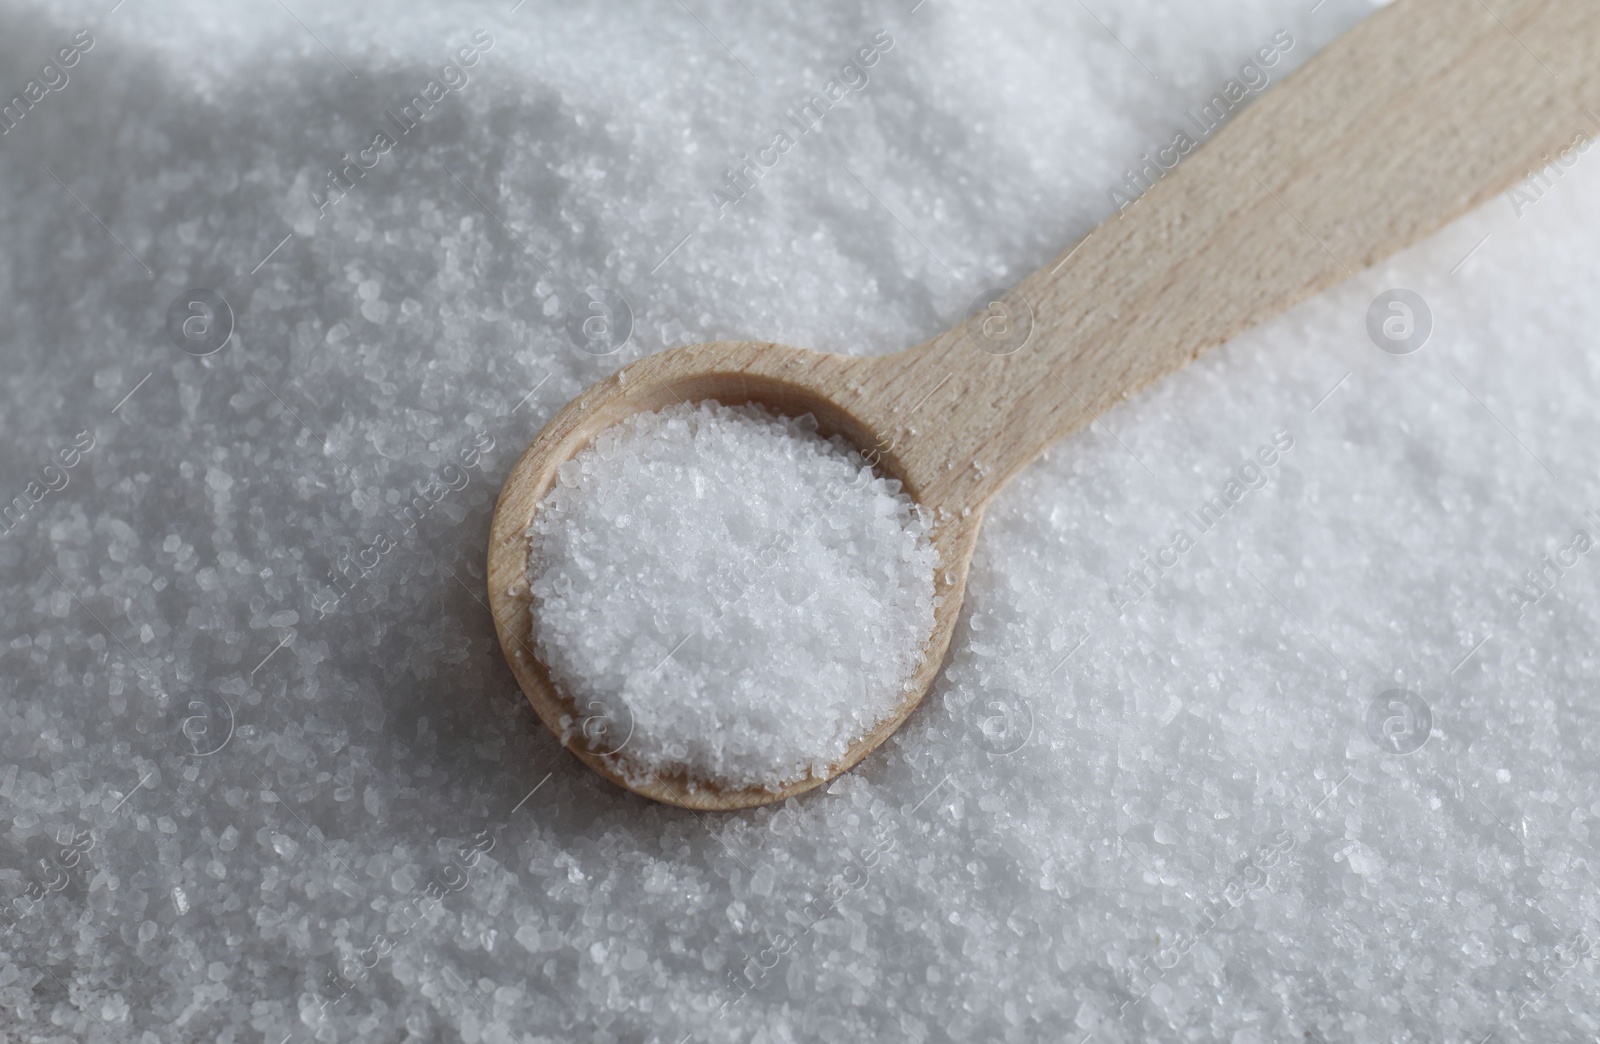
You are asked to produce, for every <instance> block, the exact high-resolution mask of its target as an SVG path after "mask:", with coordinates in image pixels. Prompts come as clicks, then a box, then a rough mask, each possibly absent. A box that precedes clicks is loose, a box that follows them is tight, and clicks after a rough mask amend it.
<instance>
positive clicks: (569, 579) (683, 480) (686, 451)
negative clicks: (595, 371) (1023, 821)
mask: <svg viewBox="0 0 1600 1044" xmlns="http://www.w3.org/2000/svg"><path fill="white" fill-rule="evenodd" d="M927 531H928V522H927V520H926V519H925V518H924V513H923V512H921V511H920V510H919V509H918V508H917V507H916V505H915V504H914V502H913V501H912V500H911V499H910V498H909V497H908V496H906V495H905V494H904V493H903V492H901V490H900V484H899V483H898V482H896V481H894V480H892V479H887V478H883V477H880V476H878V475H876V474H874V472H873V469H872V467H871V466H870V465H869V464H868V463H867V462H866V461H865V460H863V459H862V457H861V455H860V454H859V453H857V452H856V451H854V450H853V449H852V448H851V447H850V446H849V445H848V444H847V443H846V442H845V441H844V440H843V439H840V438H838V437H835V438H832V439H824V438H821V437H820V436H818V435H817V434H816V423H815V421H814V420H813V419H812V418H811V417H809V416H807V417H802V418H798V419H796V418H790V417H782V416H777V415H775V414H772V413H769V412H767V411H766V410H763V409H761V408H759V407H754V406H737V407H729V406H724V405H721V404H720V403H715V402H704V403H699V404H697V405H689V404H687V403H685V404H680V405H675V406H669V407H667V408H665V409H663V410H661V411H660V412H657V413H646V414H639V415H636V416H633V417H630V418H628V419H627V420H625V421H624V422H622V423H621V424H618V425H617V426H616V427H614V428H612V429H610V430H608V431H605V432H602V433H601V434H600V436H599V437H598V438H597V439H596V440H595V441H594V443H593V444H592V445H591V446H589V447H588V448H586V449H585V450H584V451H583V452H581V453H579V454H578V455H577V456H576V457H575V458H573V459H572V460H570V461H568V462H567V463H565V464H563V465H562V466H561V469H560V471H559V473H558V478H557V482H556V485H555V487H554V488H553V489H552V490H551V491H550V492H549V493H548V494H546V496H545V498H544V499H543V501H541V503H540V505H539V509H538V511H537V513H536V514H535V515H534V521H533V525H532V527H531V528H530V529H529V531H528V533H529V536H530V538H531V540H530V550H531V554H530V560H529V578H530V581H531V585H532V596H533V601H534V613H533V616H534V624H533V638H534V642H535V648H536V649H537V650H538V653H539V655H540V657H541V658H542V659H543V660H544V662H545V664H546V665H547V666H548V667H549V668H550V671H551V674H552V676H553V677H554V679H555V681H556V683H557V685H558V686H559V687H560V688H561V689H562V690H563V692H565V693H567V694H568V695H569V696H571V697H572V698H573V699H574V701H575V702H576V703H577V705H578V708H579V710H580V713H581V714H582V713H585V712H587V716H588V717H590V718H594V717H595V716H599V717H602V718H603V719H604V720H605V721H607V722H608V723H611V727H610V734H611V735H612V736H614V737H615V742H617V743H619V744H625V745H624V746H622V748H621V750H620V752H619V753H620V754H621V755H622V757H623V759H624V760H625V761H626V762H627V763H628V765H629V771H630V772H638V773H655V772H675V771H680V770H681V771H686V772H687V773H688V774H689V775H690V776H691V778H695V779H701V780H716V781H720V782H723V783H727V784H732V785H735V786H740V787H743V786H752V785H759V786H769V787H770V786H776V785H778V784H782V783H788V782H792V781H795V780H798V779H800V778H802V777H804V776H805V775H806V774H807V773H808V772H809V773H816V774H820V773H821V772H822V771H823V770H824V769H826V768H827V767H828V766H829V765H830V764H831V763H833V762H835V761H837V760H838V759H839V758H840V757H841V756H842V755H843V754H844V753H845V752H846V751H847V749H848V748H849V747H850V745H851V743H852V742H854V741H855V740H857V739H859V738H860V737H861V736H862V735H864V734H865V733H866V732H867V731H869V730H870V729H871V728H872V726H873V725H875V724H876V723H878V722H879V721H881V720H883V718H884V717H886V716H887V715H888V714H889V713H890V712H892V711H893V710H894V709H895V707H896V706H898V705H899V704H900V702H901V701H902V700H903V699H904V697H905V694H906V690H907V683H908V679H909V677H910V675H911V674H912V672H913V671H914V670H915V669H916V667H917V665H918V664H919V663H920V662H921V660H922V655H923V646H924V643H925V642H926V640H927V638H928V636H929V635H930V633H931V632H932V629H933V610H934V593H933V570H934V565H935V552H934V550H933V547H932V545H931V544H930V543H929V541H928V535H927Z"/></svg>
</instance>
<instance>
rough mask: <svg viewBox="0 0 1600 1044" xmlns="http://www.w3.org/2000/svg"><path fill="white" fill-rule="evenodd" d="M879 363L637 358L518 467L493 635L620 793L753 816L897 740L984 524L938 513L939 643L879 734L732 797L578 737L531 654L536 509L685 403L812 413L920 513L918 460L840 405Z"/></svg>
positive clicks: (501, 550) (577, 747) (678, 353)
mask: <svg viewBox="0 0 1600 1044" xmlns="http://www.w3.org/2000/svg"><path fill="white" fill-rule="evenodd" d="M874 362H875V360H871V359H855V358H850V357H847V356H841V355H829V354H825V353H822V352H813V351H807V350H805V349H802V348H790V347H787V346H784V345H777V344H763V343H757V342H751V341H717V342H711V343H707V344H696V345H690V346H688V347H686V348H676V349H673V350H671V351H667V352H661V353H659V354H657V355H652V356H649V357H647V358H644V359H641V360H639V361H638V362H636V363H633V364H632V365H630V366H628V367H626V368H624V369H622V370H619V371H618V372H617V373H615V374H613V375H612V376H610V377H608V378H606V379H605V380H603V381H601V382H599V383H598V384H596V385H594V386H592V387H591V388H589V389H588V390H587V391H586V392H584V393H583V394H582V395H581V396H579V397H578V398H577V399H574V400H573V401H572V402H570V403H568V404H567V405H566V407H565V408H563V409H562V410H561V411H560V412H559V413H558V414H556V416H555V417H554V418H552V419H551V421H550V423H549V424H547V425H546V426H545V428H544V430H543V431H541V432H540V433H539V436H538V438H536V439H535V440H534V441H533V443H532V444H531V445H530V446H529V447H528V448H527V450H526V451H525V452H524V453H523V454H522V457H521V459H519V460H518V461H517V463H516V465H515V466H514V467H513V468H512V470H511V474H510V476H509V477H508V478H507V479H506V484H505V487H504V489H503V490H502V492H501V496H500V503H499V505H498V506H497V508H496V509H495V516H494V524H493V529H492V531H491V534H490V538H489V565H488V575H489V607H490V610H491V612H492V613H493V614H494V621H495V630H496V632H497V633H498V635H499V638H500V646H501V648H502V649H503V650H504V651H505V654H506V659H507V662H509V663H510V665H511V670H512V672H513V673H514V674H515V675H516V678H517V683H518V684H519V685H520V686H521V687H522V691H523V692H524V693H526V694H527V697H528V700H529V702H530V703H531V704H532V705H533V709H534V712H535V713H537V714H538V715H539V718H540V720H541V721H543V722H544V724H545V726H546V727H548V728H549V729H550V731H551V732H553V733H555V734H556V736H557V737H560V738H561V739H562V741H563V742H564V743H565V744H566V745H567V748H568V749H569V750H571V751H572V753H573V754H575V755H576V756H577V757H578V759H579V760H581V761H582V762H583V763H584V764H586V765H588V766H589V767H590V768H592V769H594V770H595V771H596V772H599V773H600V774H601V775H603V776H605V777H606V778H607V779H610V780H611V781H612V782H614V783H616V784H618V785H619V786H623V787H627V788H628V789H630V790H633V791H635V792H637V793H639V794H642V795H644V796H645V797H649V798H652V799H654V800H656V801H662V802H665V803H667V804H672V805H680V806H683V807H685V808H694V809H731V808H748V807H750V806H753V805H761V804H766V803H768V802H772V801H777V800H780V799H782V798H786V797H792V796H793V795H795V794H800V793H803V792H805V791H807V790H810V789H812V788H813V787H817V786H820V785H822V784H823V783H825V782H827V781H828V780H829V779H832V778H833V777H834V776H836V775H838V774H839V773H841V772H844V771H846V770H847V769H849V768H851V767H853V766H854V765H855V764H856V763H857V762H858V761H860V760H861V759H862V758H863V757H865V756H866V755H867V754H868V753H869V752H871V751H872V750H873V749H875V748H876V747H877V746H878V745H879V744H881V743H882V742H883V741H884V740H885V739H887V738H888V737H889V736H890V735H891V734H893V733H894V731H895V730H896V729H898V728H899V727H900V725H901V723H902V722H904V721H905V719H906V717H907V716H908V715H909V714H910V713H911V712H912V711H913V710H914V709H915V708H916V706H917V704H918V703H919V702H921V700H922V696H923V694H924V693H925V692H927V690H928V689H929V688H930V687H931V686H932V684H933V680H934V678H935V677H936V676H937V675H938V672H939V667H940V665H941V664H942V663H943V660H944V655H945V652H946V650H947V649H948V648H949V646H950V637H951V635H952V634H953V633H954V631H955V625H956V619H957V616H958V615H959V613H960V610H961V596H962V593H963V592H964V591H965V589H966V575H967V566H968V564H969V563H970V562H971V559H972V552H973V549H974V547H975V546H976V544H977V532H978V523H979V520H980V517H981V515H980V513H977V512H968V513H967V515H966V516H965V517H961V516H960V515H959V514H952V513H950V512H944V513H943V514H944V515H946V516H947V517H945V518H943V519H941V518H940V517H939V514H940V513H939V512H937V511H936V510H935V512H934V514H935V521H934V525H933V527H932V528H931V530H930V533H929V539H930V541H931V542H932V544H933V546H934V550H935V551H936V553H937V554H938V561H939V565H938V568H937V571H936V573H935V577H936V584H935V589H936V591H937V593H938V595H939V596H940V598H939V601H938V604H937V605H936V606H935V608H934V627H933V633H932V634H931V635H929V637H928V640H927V643H926V645H925V646H924V648H923V656H922V660H921V662H920V663H919V665H918V667H917V670H916V672H915V674H914V675H913V676H912V677H911V678H910V679H909V680H908V681H907V688H906V692H905V696H904V698H903V699H902V700H901V701H900V703H899V704H898V705H897V706H896V707H895V709H894V711H893V712H892V713H891V714H890V715H889V716H888V717H886V718H884V719H882V720H881V721H879V722H878V723H877V725H876V726H875V727H874V728H873V729H872V731H871V732H870V733H869V734H867V735H866V736H864V737H862V738H861V740H859V741H858V742H856V743H855V744H853V745H852V746H851V747H850V749H849V750H848V751H847V752H846V754H845V756H844V757H842V758H840V759H839V760H838V761H836V762H834V763H833V764H831V765H830V766H828V769H827V771H826V772H825V773H823V774H821V775H817V774H810V775H807V776H805V777H803V778H801V779H799V780H796V781H795V782H793V783H790V784H787V785H785V786H783V787H780V788H776V789H769V788H764V787H744V788H732V787H727V786H724V785H722V784H721V783H719V782H718V781H716V780H712V779H697V778H694V777H691V776H688V775H686V774H683V773H677V774H672V775H660V774H658V775H654V776H649V777H645V778H643V779H641V778H640V776H639V774H638V773H637V772H629V771H628V770H627V767H626V758H627V754H626V746H625V744H624V745H623V746H622V747H621V748H620V749H619V748H618V745H617V740H616V739H615V737H613V736H611V735H610V734H609V731H607V732H606V733H600V734H597V733H596V731H595V730H586V729H584V728H583V727H582V722H583V721H584V720H585V715H584V713H583V708H581V707H580V706H579V705H578V703H577V701H576V700H574V699H573V698H572V697H571V696H569V695H568V694H566V693H564V692H562V691H561V689H560V688H559V687H558V686H557V685H556V684H555V682H554V681H553V680H552V679H551V677H550V672H549V670H548V668H546V666H545V665H544V663H543V662H542V661H540V659H539V657H538V655H537V653H535V651H534V649H533V647H532V644H531V638H532V634H533V604H532V596H531V593H530V591H529V582H528V555H529V546H528V537H527V535H526V534H527V530H528V527H529V525H531V524H532V521H533V516H534V512H535V511H536V510H537V507H538V503H539V501H540V500H541V499H542V498H543V497H544V495H545V494H546V493H547V492H549V490H550V488H551V487H552V486H553V485H554V484H555V481H556V475H557V472H558V470H559V469H560V467H561V465H562V464H564V463H566V462H567V461H569V460H571V459H572V458H573V457H574V456H576V455H577V454H578V453H579V452H580V451H582V450H583V449H584V448H586V447H587V446H588V445H589V444H590V443H591V442H592V441H593V440H594V438H595V436H596V435H598V434H599V433H600V432H602V431H604V430H605V429H607V428H609V427H612V426H613V425H615V424H617V423H619V422H620V421H622V420H623V419H624V418H626V417H628V416H630V415H632V414H635V413H644V412H650V411H653V410H659V409H661V408H662V407H664V406H669V405H672V404H674V403H680V402H700V401H704V400H707V399H711V400H715V401H717V402H720V403H722V404H724V405H727V406H738V405H742V404H745V403H754V404H757V405H760V406H764V407H766V408H767V409H769V410H772V411H773V412H775V413H781V414H786V415H788V416H801V415H804V414H810V415H811V416H813V417H814V418H816V421H817V432H818V434H819V435H820V436H822V437H823V438H827V437H829V436H833V435H839V436H841V437H843V438H844V439H845V441H847V442H849V443H850V444H851V445H853V446H855V447H856V448H857V449H858V450H860V451H861V453H862V454H863V456H864V457H865V458H866V459H867V460H868V461H870V462H871V463H872V465H873V467H874V468H875V469H876V470H877V471H878V472H879V474H880V475H882V476H883V477H885V478H891V479H896V480H898V481H899V482H900V483H901V485H902V487H903V488H904V490H905V492H906V493H907V495H909V496H910V497H911V498H912V499H913V500H916V501H917V502H918V503H919V504H922V505H923V506H924V507H933V505H930V504H929V503H928V502H927V500H926V499H925V494H926V492H927V487H928V485H929V484H928V482H927V476H925V475H923V474H922V473H921V471H920V470H919V468H918V467H917V466H916V465H917V463H918V462H919V461H918V458H915V457H912V458H909V459H908V458H905V457H903V456H902V455H900V454H897V453H896V448H897V447H896V445H895V444H894V442H893V440H889V439H886V438H885V436H884V435H883V430H884V429H883V427H882V425H881V422H880V420H879V419H878V418H875V417H874V416H872V415H871V414H870V413H869V412H866V411H862V410H859V409H857V410H852V409H850V408H849V407H847V406H844V405H841V404H840V403H839V402H838V401H836V398H837V396H838V394H839V389H840V388H841V387H842V386H843V385H844V384H846V383H848V382H850V381H852V380H856V379H858V377H860V376H862V375H864V374H865V372H866V371H869V370H870V369H871V368H872V366H873V363H874Z"/></svg>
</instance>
